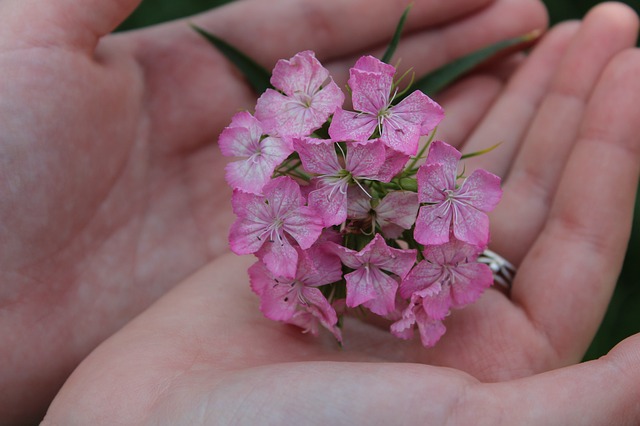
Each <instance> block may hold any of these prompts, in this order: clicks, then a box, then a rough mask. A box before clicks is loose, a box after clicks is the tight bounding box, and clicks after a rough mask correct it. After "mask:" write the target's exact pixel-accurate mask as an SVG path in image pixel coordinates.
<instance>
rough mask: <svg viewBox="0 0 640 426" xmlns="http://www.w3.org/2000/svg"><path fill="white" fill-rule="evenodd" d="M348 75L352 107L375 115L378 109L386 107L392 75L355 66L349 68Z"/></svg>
mask: <svg viewBox="0 0 640 426" xmlns="http://www.w3.org/2000/svg"><path fill="white" fill-rule="evenodd" d="M349 76H350V77H349V87H350V88H351V101H352V104H353V109H355V110H356V111H361V112H366V113H369V114H372V115H374V116H377V115H378V112H379V111H382V110H383V109H385V108H386V107H387V105H388V104H389V96H390V94H391V85H392V84H393V78H392V76H390V75H388V74H385V73H378V72H369V71H364V70H359V69H356V68H351V70H350V72H349Z"/></svg>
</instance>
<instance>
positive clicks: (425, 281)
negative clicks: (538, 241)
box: [391, 240, 493, 347]
mask: <svg viewBox="0 0 640 426" xmlns="http://www.w3.org/2000/svg"><path fill="white" fill-rule="evenodd" d="M479 253H480V249H479V248H478V247H476V246H472V245H470V244H466V243H464V242H462V241H457V240H453V241H451V242H449V243H446V244H443V245H439V246H430V247H427V248H425V250H424V252H423V255H424V258H425V260H423V261H422V262H420V263H418V264H417V265H416V266H415V267H414V268H413V269H412V270H411V272H410V273H409V274H408V275H407V276H406V278H405V279H404V280H403V281H402V284H400V296H402V297H404V298H405V299H409V306H408V307H407V308H406V309H405V310H404V311H403V312H402V318H401V319H400V320H398V321H396V322H395V323H394V324H392V325H391V333H392V334H393V335H394V336H396V337H399V338H401V339H410V338H411V337H412V336H413V326H414V325H417V326H418V330H419V331H420V339H421V340H422V344H423V345H424V346H426V347H430V346H433V345H435V344H436V342H437V341H438V340H439V339H440V337H441V336H442V335H443V334H444V332H445V326H444V324H442V320H443V319H444V318H445V317H446V316H447V315H448V314H449V310H450V309H451V308H461V307H463V306H465V305H468V304H469V303H472V302H474V301H476V300H477V299H478V297H480V295H481V294H482V292H483V291H484V290H485V289H486V288H488V287H489V286H491V284H492V283H493V273H492V272H491V269H489V267H488V266H487V265H485V264H481V263H477V262H476V259H477V257H478V254H479Z"/></svg>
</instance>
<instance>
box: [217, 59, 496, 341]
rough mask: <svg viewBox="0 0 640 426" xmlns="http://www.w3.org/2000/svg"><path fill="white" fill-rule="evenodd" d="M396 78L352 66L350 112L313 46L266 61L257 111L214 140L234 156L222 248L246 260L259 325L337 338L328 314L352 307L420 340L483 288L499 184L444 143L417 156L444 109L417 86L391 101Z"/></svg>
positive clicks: (380, 69) (334, 319) (371, 66)
mask: <svg viewBox="0 0 640 426" xmlns="http://www.w3.org/2000/svg"><path fill="white" fill-rule="evenodd" d="M395 72H396V70H395V68H394V67H393V66H391V65H389V64H386V63H383V62H381V61H379V60H378V59H376V58H374V57H371V56H365V57H362V58H360V59H359V60H358V61H357V62H356V64H355V65H354V67H353V68H352V69H351V70H350V77H349V81H348V85H349V91H350V94H351V104H352V106H353V111H350V110H346V109H343V103H344V100H345V96H344V94H343V92H342V91H341V90H340V88H339V87H338V86H337V85H336V84H335V82H334V81H333V80H332V79H331V77H330V75H329V72H328V71H327V70H326V69H325V68H324V67H323V66H322V65H321V64H320V62H319V61H318V60H317V59H316V57H315V55H314V54H313V52H310V51H305V52H301V53H298V54H296V55H295V56H294V57H293V58H291V59H290V60H281V61H279V62H278V63H277V65H276V67H275V69H274V70H273V74H272V78H271V84H272V85H273V87H274V89H268V90H267V91H266V92H265V93H263V94H262V96H261V97H260V98H259V99H258V102H257V104H256V107H255V114H254V115H252V114H250V113H249V112H240V113H238V114H236V115H235V116H234V117H233V119H232V122H231V124H230V125H229V126H228V127H227V128H226V129H225V130H224V131H223V132H222V133H221V135H220V139H219V145H220V148H221V150H222V153H223V154H224V155H226V156H231V157H238V158H237V159H236V161H234V162H231V163H229V164H228V166H227V168H226V179H227V181H228V183H229V184H230V185H231V186H232V187H233V189H234V193H233V199H232V205H233V210H234V212H235V214H236V215H237V220H236V222H235V223H234V224H233V225H232V227H231V230H230V234H229V242H230V246H231V249H232V250H233V251H234V252H235V253H237V254H241V255H243V254H254V255H255V256H256V257H257V258H258V260H257V262H256V263H255V264H254V265H253V266H252V267H251V268H250V269H249V277H250V281H251V288H252V289H253V291H254V292H255V293H256V294H258V295H259V296H260V300H261V305H260V309H261V310H262V312H263V313H264V315H265V316H266V317H268V318H270V319H273V320H277V321H283V322H286V323H290V324H295V325H297V326H299V327H301V328H303V329H304V330H305V331H308V332H311V333H313V334H316V333H317V332H318V330H319V326H320V325H321V326H323V327H324V328H326V329H328V330H329V331H330V332H331V333H333V335H334V336H335V338H336V339H337V340H338V341H339V342H341V341H342V335H341V329H340V326H339V324H340V321H339V318H340V316H341V315H343V314H344V313H345V312H346V311H347V310H348V309H349V308H356V307H360V309H367V310H368V311H370V312H371V313H372V314H376V315H380V316H383V317H385V318H387V319H390V320H391V321H392V322H393V324H392V325H391V330H390V331H391V333H392V334H394V335H395V336H397V337H400V338H403V339H408V338H411V337H412V336H413V332H414V329H415V328H417V329H418V331H419V334H420V337H421V340H422V343H423V344H424V345H425V346H432V345H434V344H435V343H436V342H437V341H438V339H439V338H440V337H441V336H442V334H443V333H444V331H445V327H444V325H443V319H444V318H445V317H446V316H447V315H448V313H449V312H450V310H451V309H452V308H460V307H462V306H464V305H467V304H469V303H471V302H473V301H475V300H476V299H477V298H478V297H479V296H480V294H481V293H482V292H483V290H484V289H486V288H487V287H489V286H490V285H491V284H492V282H493V275H492V272H491V270H490V269H489V268H488V267H487V266H486V265H484V264H482V263H478V262H477V257H478V255H479V254H480V253H481V252H482V251H483V250H484V249H485V248H486V246H487V243H488V239H489V220H488V217H487V212H489V211H491V210H492V209H493V208H494V207H495V206H496V204H497V203H498V201H499V200H500V196H501V189H500V180H499V178H498V177H496V176H494V175H492V174H491V173H488V172H486V171H484V170H476V171H474V172H473V173H471V174H470V175H469V176H468V177H464V176H462V175H460V174H459V169H460V167H459V161H460V159H461V154H460V153H459V152H458V151H457V150H456V149H455V148H453V147H452V146H450V145H447V144H446V143H444V142H441V141H431V139H430V140H429V142H428V143H427V144H426V145H424V147H423V148H422V149H421V148H420V138H421V137H422V136H427V135H430V134H431V135H432V138H433V132H434V130H435V128H436V126H437V125H438V123H439V122H440V121H441V120H442V118H443V116H444V113H443V110H442V108H441V107H440V106H439V105H438V104H437V103H436V102H434V101H433V100H431V99H430V98H429V97H428V96H426V95H425V94H423V93H421V92H420V91H414V92H413V93H411V94H409V95H408V96H406V97H402V96H400V95H403V94H402V93H401V94H398V81H395V80H394V76H395ZM401 97H402V99H401V100H400V101H397V100H398V99H400V98H401ZM427 149H428V155H427V156H426V160H424V159H423V158H422V157H424V153H425V152H426V150H427ZM422 160H424V161H422ZM419 163H422V164H421V165H419Z"/></svg>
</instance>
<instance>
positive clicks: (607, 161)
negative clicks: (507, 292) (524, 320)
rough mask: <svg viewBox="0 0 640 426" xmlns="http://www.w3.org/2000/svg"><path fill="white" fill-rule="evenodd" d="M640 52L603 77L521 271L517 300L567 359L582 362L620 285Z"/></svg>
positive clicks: (638, 113)
mask: <svg viewBox="0 0 640 426" xmlns="http://www.w3.org/2000/svg"><path fill="white" fill-rule="evenodd" d="M639 73H640V51H638V50H637V49H629V50H627V51H624V52H621V53H620V54H618V55H617V56H616V57H615V58H614V59H613V60H612V61H611V63H610V64H609V65H608V66H607V68H606V69H605V71H604V73H603V74H602V76H601V78H600V80H599V82H598V84H597V86H596V88H595V90H594V92H593V95H592V96H591V99H590V101H589V104H588V105H587V107H586V111H585V114H584V119H583V120H582V124H581V127H580V131H579V134H578V139H577V142H576V144H575V146H574V148H573V150H572V152H571V155H570V158H569V160H568V161H567V164H566V167H565V169H564V171H563V173H562V177H561V179H560V182H559V186H558V189H557V192H556V194H555V197H554V200H553V203H552V205H551V210H550V213H549V217H548V219H547V221H546V223H545V225H544V227H543V228H542V231H541V233H540V235H539V236H538V237H537V239H536V240H535V243H534V244H533V246H532V247H531V249H530V250H529V251H528V253H527V256H526V258H525V259H524V261H523V263H522V265H521V267H520V268H519V270H518V272H517V275H516V280H515V282H514V287H513V291H512V299H513V301H514V302H515V303H516V304H518V305H519V306H520V307H521V308H522V309H523V310H524V311H525V312H526V313H527V315H528V316H529V318H530V319H531V321H532V323H533V324H535V325H536V326H537V327H538V329H539V330H541V332H543V333H544V334H545V335H546V337H547V338H548V339H549V341H550V343H551V344H552V345H553V347H554V348H556V350H557V352H558V354H559V355H560V356H561V358H562V359H564V360H568V361H575V360H577V359H579V358H580V357H581V356H582V353H583V351H584V349H585V348H586V347H587V345H588V344H589V342H590V341H591V338H592V337H593V334H594V333H595V331H596V329H597V327H598V325H599V323H600V321H601V319H602V316H603V315H604V311H605V309H606V306H607V303H608V300H609V298H610V296H611V292H612V291H613V287H614V285H615V283H616V281H617V277H618V274H619V272H620V268H621V266H622V261H623V258H624V254H625V249H626V246H627V242H628V239H629V235H630V229H631V222H632V217H633V208H634V200H635V194H636V189H637V186H638V175H639V172H640V144H639V143H638V139H637V135H638V133H640V110H638V108H636V105H635V98H634V97H633V96H629V93H640V81H639V80H638V79H637V76H638V74H639Z"/></svg>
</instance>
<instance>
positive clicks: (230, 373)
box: [46, 2, 640, 424]
mask: <svg viewBox="0 0 640 426" xmlns="http://www.w3.org/2000/svg"><path fill="white" fill-rule="evenodd" d="M241 4H242V3H241ZM246 4H249V2H247V3H246ZM516 4H517V5H518V6H519V7H522V6H524V5H527V7H533V9H531V10H536V9H535V7H534V5H532V4H529V3H522V2H497V3H495V4H494V5H493V6H491V7H490V8H488V9H485V10H484V12H481V13H479V14H477V15H475V16H474V17H473V18H469V19H468V20H463V21H461V22H460V23H458V24H454V26H452V27H447V28H446V29H444V30H442V31H440V30H438V31H434V32H427V33H425V34H424V35H416V36H415V37H411V38H410V39H409V40H407V43H405V44H404V46H405V47H404V48H403V49H401V50H400V51H399V52H398V57H406V58H412V59H413V58H414V56H411V55H412V54H415V53H414V52H415V51H417V50H425V47H424V46H427V50H429V49H433V51H437V50H438V48H439V47H442V46H446V48H447V49H453V51H455V52H456V53H455V54H453V56H455V55H456V54H458V53H461V52H462V51H463V49H464V48H466V47H469V46H468V44H469V40H471V39H472V38H471V37H462V36H461V34H463V33H464V32H463V31H464V30H465V29H467V30H468V31H469V32H470V33H469V35H471V34H473V31H476V34H480V29H478V28H477V27H475V25H476V24H477V23H478V21H477V20H481V19H488V20H490V18H491V16H493V15H492V13H493V12H492V10H499V9H501V8H502V10H503V11H504V10H511V13H513V14H514V20H515V17H516V16H520V15H519V13H522V12H521V11H522V10H523V9H521V8H518V11H516V10H512V9H509V7H511V6H512V5H516ZM238 7H239V6H238ZM232 10H233V9H231V8H229V9H227V13H231V11H232ZM359 13H363V12H362V11H359ZM530 13H531V12H529V14H530ZM427 15H428V14H427ZM501 21H504V19H501ZM488 22H491V21H488ZM325 23H326V22H325ZM503 24H504V22H503ZM511 24H512V25H513V21H512V22H511ZM389 25H390V26H391V24H389ZM455 25H459V26H458V27H456V26H455ZM495 25H498V24H497V21H496V23H495ZM637 26H638V23H637V18H636V17H635V15H634V14H633V13H632V12H631V11H630V10H629V9H628V8H626V7H624V6H621V5H616V4H606V5H602V6H599V7H597V8H596V9H594V10H593V11H592V12H591V13H590V14H589V15H588V16H587V17H586V18H585V20H584V22H582V23H566V24H562V25H560V26H558V27H556V28H555V29H553V30H552V31H551V32H550V33H549V34H547V35H546V36H545V37H544V38H543V40H542V41H541V42H540V43H539V44H538V45H537V46H536V48H535V49H534V50H533V52H532V53H531V54H530V55H529V56H527V57H526V58H520V57H518V58H515V59H514V60H513V61H510V62H508V63H507V64H504V66H502V67H496V68H495V70H497V71H495V72H494V70H487V71H486V72H484V73H478V74H476V75H474V76H471V77H469V78H467V79H466V80H465V81H463V82H461V83H459V84H458V85H457V86H455V87H452V88H451V89H450V90H448V91H447V92H446V93H444V94H443V95H442V97H441V99H440V101H441V102H442V104H443V105H444V107H445V110H446V111H447V114H448V115H447V118H446V119H445V122H443V124H442V126H441V128H440V129H439V138H441V139H443V140H446V141H449V142H450V143H454V144H456V145H458V146H459V147H460V148H461V149H462V150H463V151H466V152H471V151H476V150H478V149H482V148H486V147H488V146H491V145H493V144H495V143H496V142H498V141H502V142H503V143H502V145H501V146H500V147H499V148H498V149H496V150H494V151H492V152H491V153H489V154H487V155H485V156H482V157H479V158H477V159H474V161H469V162H468V163H467V164H468V166H467V170H469V169H471V168H475V167H484V168H488V169H490V170H491V171H493V172H495V173H497V174H499V175H501V176H502V177H503V178H504V198H503V201H502V203H501V204H500V206H499V207H498V209H497V210H496V211H495V212H494V213H493V215H492V242H491V248H492V249H493V250H494V251H496V252H498V253H500V254H501V255H503V256H504V257H506V258H507V259H509V260H511V262H512V263H514V264H515V265H516V266H517V267H518V272H517V275H516V279H515V281H514V283H513V288H512V291H511V293H510V294H509V295H508V296H507V295H505V294H503V293H502V292H499V291H495V290H493V289H490V290H488V291H487V292H486V293H485V294H484V295H483V297H482V298H481V299H480V300H479V301H478V302H477V303H476V304H474V305H472V306H469V307H467V308H465V309H464V310H460V311H455V312H454V313H453V314H452V315H451V316H450V317H448V318H447V320H446V321H445V325H446V326H447V329H448V331H447V334H445V336H444V337H443V338H442V339H441V341H440V342H439V343H438V344H437V346H436V347H434V348H432V349H428V350H426V349H424V348H422V347H421V346H420V343H419V341H412V342H403V341H398V340H396V339H394V338H393V337H391V336H390V335H389V333H388V332H387V331H386V330H384V329H381V328H380V327H378V326H376V325H372V324H368V323H366V322H363V321H361V320H358V319H353V318H347V321H346V324H345V328H344V340H345V346H344V348H343V349H339V348H338V347H337V346H336V344H335V342H334V341H333V340H332V338H331V337H330V336H329V335H328V334H325V335H323V336H322V337H320V338H313V337H311V336H306V335H301V334H300V332H299V330H297V329H295V328H292V327H289V326H284V325H282V324H279V323H274V322H271V321H268V320H266V319H264V318H263V317H262V316H261V314H260V312H259V310H258V301H257V297H256V296H254V295H253V294H252V293H251V292H250V290H249V289H248V283H247V276H246V268H247V267H248V266H249V265H250V263H251V262H252V260H251V259H247V258H237V257H235V256H233V255H230V254H224V255H221V256H219V257H217V258H216V259H214V260H212V261H211V262H209V263H208V264H207V265H206V266H205V267H203V268H202V269H200V270H199V271H198V272H197V273H195V274H194V275H192V276H190V277H189V278H187V279H186V280H184V282H183V283H181V284H180V285H179V286H178V287H176V288H175V289H174V290H172V291H171V292H169V293H168V294H167V295H165V296H164V297H163V298H161V299H160V300H159V301H158V302H157V303H156V304H154V305H153V306H152V307H151V308H149V309H148V310H147V311H145V312H144V313H143V314H141V315H140V316H139V317H137V318H136V319H134V320H133V321H132V322H130V323H129V324H128V325H127V326H126V327H125V328H123V329H122V330H121V331H120V332H118V333H116V334H115V335H114V336H113V337H111V338H110V339H108V340H107V341H106V342H104V343H103V344H102V345H101V346H100V347H98V348H97V349H96V350H95V351H94V352H93V353H92V354H91V355H90V356H89V357H88V358H87V359H86V360H85V361H84V362H83V363H82V364H81V365H80V366H79V367H78V369H77V370H76V371H75V372H74V374H73V375H72V376H71V377H70V379H69V380H68V382H67V383H66V385H65V387H64V388H63V389H62V391H61V392H60V394H59V395H58V396H57V398H56V400H55V401H54V403H53V405H52V406H51V407H50V410H49V414H48V417H47V419H46V421H47V422H49V423H48V424H96V423H123V424H140V423H161V424H162V423H166V424H175V423H184V424H216V423H220V424H255V423H262V424H326V423H328V422H331V423H332V424H363V423H365V422H366V423H367V424H403V423H408V424H413V423H418V422H420V423H427V424H443V423H447V422H448V423H451V424H603V423H607V422H611V421H613V422H614V423H615V424H635V423H637V422H638V420H639V419H640V411H639V409H638V406H637V401H638V399H639V398H640V388H639V387H638V385H637V383H638V382H639V381H638V379H639V377H638V374H637V368H634V366H635V365H637V363H638V361H639V359H640V340H639V339H640V338H639V337H638V336H636V337H634V338H631V339H629V340H628V341H626V342H624V343H622V344H621V345H620V347H618V348H616V349H614V351H612V353H611V354H610V355H608V356H607V357H605V358H603V359H601V360H598V361H593V362H590V363H586V364H580V365H577V366H571V367H564V366H566V365H569V364H573V363H575V362H577V361H579V359H580V357H581V356H582V354H583V352H584V350H585V349H586V347H587V345H588V343H589V341H590V339H591V338H592V337H593V334H594V332H595V329H596V328H597V326H598V324H599V322H600V320H601V318H602V315H603V313H604V310H605V308H606V305H607V301H608V298H609V296H610V294H611V291H612V289H613V287H614V285H615V282H616V278H617V275H618V273H619V270H620V267H621V263H622V259H623V257H624V252H625V248H626V244H627V241H628V236H629V232H630V226H631V217H632V210H633V198H634V195H635V190H636V187H637V183H638V175H639V169H640V146H639V145H638V143H637V138H636V135H637V134H638V131H639V130H640V117H639V116H638V115H639V113H638V109H637V108H635V107H634V102H635V101H634V97H633V96H630V95H629V94H630V93H638V92H639V91H640V82H638V81H637V78H636V76H637V75H638V71H639V70H640V53H639V52H638V51H636V50H634V49H633V48H632V47H631V46H633V44H634V43H635V37H636V32H637ZM474 28H475V29H474ZM495 28H498V27H495ZM519 28H520V29H524V28H526V25H525V24H521V25H520V27H519ZM482 30H486V28H483V29H482ZM261 31H262V30H261ZM345 31H346V30H345ZM501 31H506V30H505V29H504V28H502V30H501ZM329 33H333V32H329ZM141 34H142V33H141ZM327 34H328V33H327ZM324 37H326V34H325V35H324ZM422 37H424V39H423V38H422ZM239 40H241V39H239ZM320 40H324V41H321V42H320V43H319V44H318V45H317V46H316V45H313V46H309V47H312V48H316V49H317V50H318V51H319V53H320V54H319V56H320V58H321V59H322V58H323V56H326V54H327V53H328V52H324V51H323V48H322V43H323V42H324V43H327V42H326V38H324V39H323V37H320ZM431 43H433V44H431ZM420 46H421V47H422V49H417V48H418V47H420ZM463 46H464V47H463ZM412 49H417V50H412ZM456 49H457V50H456ZM450 52H451V51H449V50H447V53H446V54H442V55H441V56H442V57H443V58H444V57H445V56H447V55H451V53H450ZM285 56H286V55H285ZM438 57H440V56H439V55H438V54H437V53H434V54H433V55H428V57H427V59H431V60H433V58H438ZM261 59H262V60H263V61H264V60H265V59H266V58H261ZM404 62H407V60H405V61H404ZM436 62H437V61H436ZM343 63H344V61H342V60H341V62H340V64H343ZM514 64H515V65H517V68H516V70H515V72H513V73H511V72H510V71H509V69H511V68H512V66H514ZM347 65H348V64H347ZM334 68H335V69H336V70H344V69H346V68H340V67H339V64H336V63H334ZM427 68H428V66H427ZM247 99H248V95H247ZM213 174H216V173H213ZM213 174H212V175H213ZM217 174H218V175H219V171H217ZM218 179H219V178H218ZM560 367H564V368H560ZM549 370H553V371H549Z"/></svg>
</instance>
